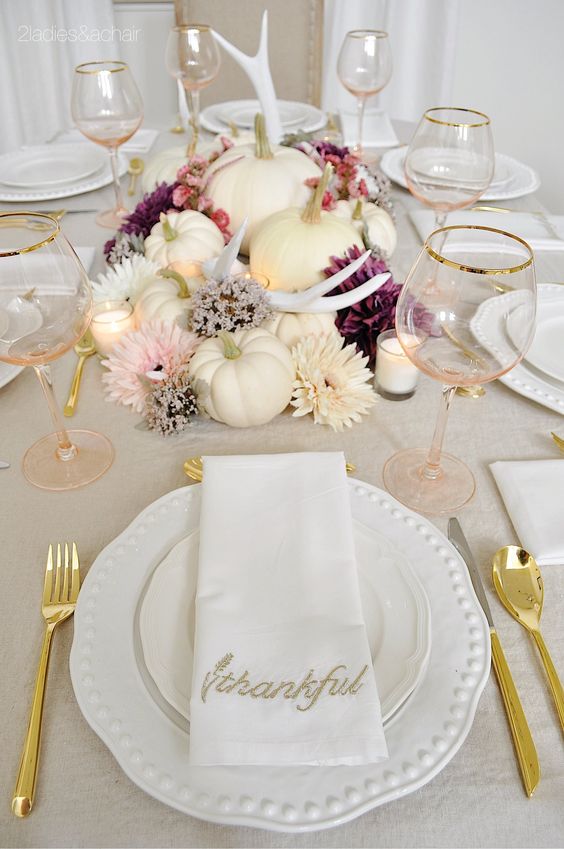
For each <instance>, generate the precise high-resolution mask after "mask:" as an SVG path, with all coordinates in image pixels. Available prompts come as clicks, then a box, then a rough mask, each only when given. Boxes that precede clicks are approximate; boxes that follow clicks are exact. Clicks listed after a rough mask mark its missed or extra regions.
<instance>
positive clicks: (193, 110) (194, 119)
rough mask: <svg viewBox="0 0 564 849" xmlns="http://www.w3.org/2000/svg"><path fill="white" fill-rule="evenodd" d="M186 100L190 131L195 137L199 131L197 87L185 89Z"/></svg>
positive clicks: (198, 96) (198, 93) (198, 95)
mask: <svg viewBox="0 0 564 849" xmlns="http://www.w3.org/2000/svg"><path fill="white" fill-rule="evenodd" d="M186 102H187V103H188V109H189V110H190V124H191V125H192V132H193V133H194V135H195V136H196V137H197V135H198V133H199V131H200V92H199V90H198V89H186Z"/></svg>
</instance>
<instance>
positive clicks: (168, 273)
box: [157, 268, 190, 298]
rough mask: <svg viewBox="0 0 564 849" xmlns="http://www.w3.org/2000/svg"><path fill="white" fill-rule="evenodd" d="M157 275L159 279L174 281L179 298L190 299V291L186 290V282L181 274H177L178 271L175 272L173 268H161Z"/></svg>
mask: <svg viewBox="0 0 564 849" xmlns="http://www.w3.org/2000/svg"><path fill="white" fill-rule="evenodd" d="M157 274H158V276H159V277H165V278H169V279H170V280H174V282H175V283H176V284H177V286H178V290H179V295H178V297H179V298H189V297H190V290H189V289H188V284H187V283H186V280H185V279H184V277H183V276H182V274H179V273H178V271H175V270H174V269H173V268H161V269H159V271H157Z"/></svg>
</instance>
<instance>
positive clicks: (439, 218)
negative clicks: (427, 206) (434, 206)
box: [435, 210, 448, 229]
mask: <svg viewBox="0 0 564 849" xmlns="http://www.w3.org/2000/svg"><path fill="white" fill-rule="evenodd" d="M447 215H448V213H447V212H444V211H437V210H435V226H436V228H437V229H438V228H439V227H444V226H445V224H446V220H447Z"/></svg>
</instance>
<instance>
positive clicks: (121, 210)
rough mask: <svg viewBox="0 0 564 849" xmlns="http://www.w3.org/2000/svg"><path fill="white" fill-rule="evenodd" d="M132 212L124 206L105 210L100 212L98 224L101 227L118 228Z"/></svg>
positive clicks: (97, 217)
mask: <svg viewBox="0 0 564 849" xmlns="http://www.w3.org/2000/svg"><path fill="white" fill-rule="evenodd" d="M130 214H131V211H130V210H129V209H126V208H125V207H124V206H121V207H118V208H117V209H106V210H105V212H99V213H98V215H97V216H96V224H98V225H99V226H100V227H108V229H110V230H117V228H118V227H121V225H122V224H123V222H124V219H125V218H126V217H127V216H128V215H130Z"/></svg>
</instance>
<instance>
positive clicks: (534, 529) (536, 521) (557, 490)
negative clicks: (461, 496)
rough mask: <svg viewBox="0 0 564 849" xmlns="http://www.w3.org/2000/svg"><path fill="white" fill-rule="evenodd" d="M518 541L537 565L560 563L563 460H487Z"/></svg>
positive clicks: (563, 541)
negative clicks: (492, 461)
mask: <svg viewBox="0 0 564 849" xmlns="http://www.w3.org/2000/svg"><path fill="white" fill-rule="evenodd" d="M490 469H491V470H492V474H493V476H494V478H495V482H496V483H497V486H498V488H499V491H500V492H501V496H502V498H503V500H504V502H505V506H506V508H507V512H508V513H509V517H510V519H511V521H512V522H513V527H514V528H515V530H516V531H517V536H518V537H519V542H520V543H521V545H522V546H523V548H524V549H526V550H527V551H528V552H529V553H530V554H532V555H533V557H534V558H535V560H536V561H537V563H538V564H539V566H552V565H555V564H558V563H561V564H564V520H563V517H564V507H563V505H564V460H515V461H498V462H497V463H491V464H490Z"/></svg>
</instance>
